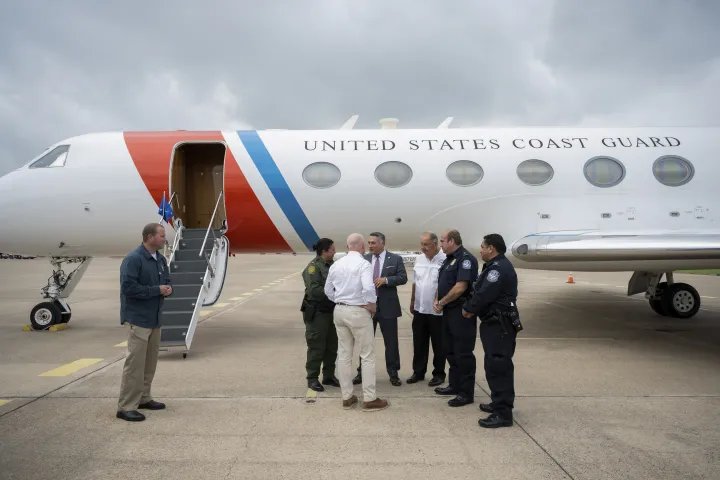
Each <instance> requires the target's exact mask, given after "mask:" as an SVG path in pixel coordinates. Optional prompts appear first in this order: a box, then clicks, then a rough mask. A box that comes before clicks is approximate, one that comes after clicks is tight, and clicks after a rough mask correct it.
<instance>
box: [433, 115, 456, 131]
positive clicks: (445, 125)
mask: <svg viewBox="0 0 720 480" xmlns="http://www.w3.org/2000/svg"><path fill="white" fill-rule="evenodd" d="M453 118H454V117H447V118H446V119H445V120H443V121H442V123H441V124H440V125H438V127H437V128H448V127H449V126H450V124H451V123H452V121H453Z"/></svg>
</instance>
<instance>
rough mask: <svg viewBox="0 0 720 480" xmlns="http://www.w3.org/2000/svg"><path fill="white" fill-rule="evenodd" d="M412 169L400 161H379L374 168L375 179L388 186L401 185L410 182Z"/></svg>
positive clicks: (395, 186)
mask: <svg viewBox="0 0 720 480" xmlns="http://www.w3.org/2000/svg"><path fill="white" fill-rule="evenodd" d="M412 176H413V172H412V169H411V168H410V167H409V166H407V165H406V164H404V163H402V162H396V161H390V162H385V163H381V164H380V165H378V167H377V168H376V169H375V180H377V181H378V183H380V184H381V185H383V186H385V187H389V188H397V187H402V186H403V185H407V184H408V183H410V180H411V179H412Z"/></svg>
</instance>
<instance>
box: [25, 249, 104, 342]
mask: <svg viewBox="0 0 720 480" xmlns="http://www.w3.org/2000/svg"><path fill="white" fill-rule="evenodd" d="M91 261H92V258H91V257H52V258H51V259H50V262H51V263H52V265H53V274H52V275H51V276H50V278H49V279H48V284H47V286H45V287H43V288H42V289H41V293H42V296H43V299H45V301H43V302H40V303H38V304H37V305H35V307H33V309H32V311H31V312H30V324H31V325H32V328H33V330H47V329H48V328H50V327H51V326H53V325H59V324H62V323H68V322H69V321H70V317H71V316H72V312H71V311H70V305H68V304H67V302H66V301H65V300H64V299H65V298H68V297H69V296H70V294H71V293H72V292H73V290H75V287H76V286H77V284H78V283H79V282H80V279H81V278H82V276H83V274H84V273H85V271H86V270H87V268H88V266H89V265H90V262H91ZM63 263H80V265H78V266H77V268H75V270H73V271H72V272H70V274H68V275H66V274H65V272H64V271H63V270H62V268H61V265H62V264H63Z"/></svg>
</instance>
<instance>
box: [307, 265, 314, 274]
mask: <svg viewBox="0 0 720 480" xmlns="http://www.w3.org/2000/svg"><path fill="white" fill-rule="evenodd" d="M308 273H309V274H310V275H312V274H313V273H315V265H310V266H309V267H308Z"/></svg>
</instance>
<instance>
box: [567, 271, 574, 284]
mask: <svg viewBox="0 0 720 480" xmlns="http://www.w3.org/2000/svg"><path fill="white" fill-rule="evenodd" d="M567 283H575V280H574V279H573V276H572V272H570V275H569V276H568V279H567Z"/></svg>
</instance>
